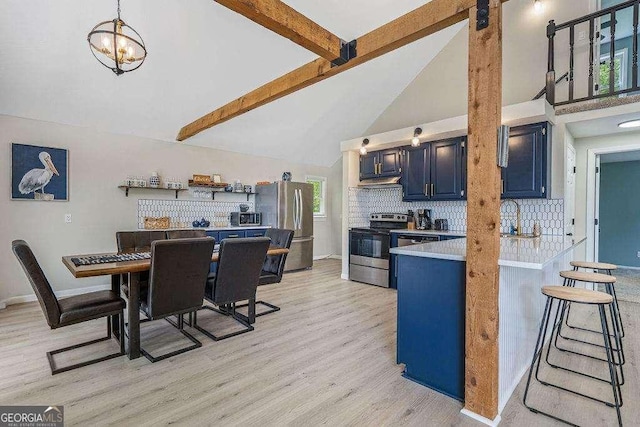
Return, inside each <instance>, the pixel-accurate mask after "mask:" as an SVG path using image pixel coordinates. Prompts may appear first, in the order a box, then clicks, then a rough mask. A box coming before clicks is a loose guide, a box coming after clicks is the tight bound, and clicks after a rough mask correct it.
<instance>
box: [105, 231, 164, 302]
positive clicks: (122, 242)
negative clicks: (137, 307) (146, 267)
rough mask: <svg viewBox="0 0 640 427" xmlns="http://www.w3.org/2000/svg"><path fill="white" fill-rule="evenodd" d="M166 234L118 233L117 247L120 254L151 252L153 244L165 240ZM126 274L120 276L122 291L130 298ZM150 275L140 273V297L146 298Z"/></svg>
mask: <svg viewBox="0 0 640 427" xmlns="http://www.w3.org/2000/svg"><path fill="white" fill-rule="evenodd" d="M166 238H167V235H166V232H164V231H157V230H139V231H118V232H116V245H117V246H118V252H120V253H122V252H124V253H128V252H149V251H151V243H152V242H155V241H156V240H165V239H166ZM128 279H129V278H128V276H127V275H126V274H121V275H120V289H121V291H122V293H124V294H125V295H126V296H127V298H129V282H128ZM148 282H149V273H148V272H146V271H143V272H141V273H140V297H141V298H142V297H146V295H147V286H148Z"/></svg>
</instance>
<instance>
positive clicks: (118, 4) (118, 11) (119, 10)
mask: <svg viewBox="0 0 640 427" xmlns="http://www.w3.org/2000/svg"><path fill="white" fill-rule="evenodd" d="M119 20H120V0H118V21H119Z"/></svg>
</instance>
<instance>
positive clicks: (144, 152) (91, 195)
mask: <svg viewBox="0 0 640 427" xmlns="http://www.w3.org/2000/svg"><path fill="white" fill-rule="evenodd" d="M11 143H22V144H31V145H42V146H50V147H57V148H65V149H68V150H69V175H70V177H69V201H68V202H36V201H11ZM0 149H1V150H2V155H1V156H0V170H2V171H3V173H2V174H1V175H0V200H1V202H0V218H2V221H0V303H1V302H2V301H4V300H7V299H9V298H12V297H16V296H21V295H27V294H31V293H32V291H31V288H30V286H29V283H28V281H27V279H26V277H25V275H24V273H23V272H22V269H21V268H20V266H19V264H18V262H17V260H16V259H15V256H14V255H13V253H12V252H11V245H10V244H11V241H12V240H14V239H24V240H26V241H27V242H28V243H29V244H30V245H31V246H32V249H33V250H34V252H35V254H36V256H37V257H38V259H39V261H40V263H41V265H42V267H43V269H44V271H45V273H46V274H47V276H48V278H49V280H50V281H51V283H52V286H53V288H54V290H68V289H74V288H83V287H88V286H93V285H100V284H105V283H109V279H108V278H106V277H105V278H95V279H74V278H73V277H72V276H71V274H70V273H69V272H68V271H67V269H66V268H65V267H64V266H63V265H62V262H61V260H60V258H61V257H62V256H63V255H71V254H79V253H80V254H81V253H96V252H108V251H114V250H115V232H116V231H118V230H130V229H135V228H137V222H136V210H137V199H138V198H172V197H174V196H173V195H172V194H171V193H169V192H167V193H168V194H165V193H164V192H150V191H144V192H142V191H140V192H133V191H132V192H131V193H130V195H129V197H128V198H126V197H125V195H124V192H123V191H122V190H120V189H118V188H117V185H119V184H120V183H121V181H122V180H123V179H124V178H126V176H127V175H128V174H133V175H145V176H149V174H150V173H151V172H152V171H158V172H159V173H160V175H161V176H167V177H179V178H180V179H182V180H183V181H184V182H186V180H187V179H188V178H189V176H191V175H192V174H194V173H205V174H212V173H220V174H222V176H223V179H225V180H228V181H235V180H236V179H239V180H241V181H242V182H244V183H248V184H255V183H256V182H257V181H262V180H268V181H274V180H279V179H280V177H281V175H282V172H283V171H290V172H292V174H293V179H294V181H296V180H300V181H303V180H304V179H305V176H306V175H318V176H325V177H329V180H328V192H327V194H328V196H329V197H328V205H327V210H328V218H332V217H334V216H335V215H336V212H339V211H340V210H341V203H334V198H333V197H332V195H333V191H334V189H336V191H338V192H340V191H341V187H342V182H341V174H336V173H335V171H332V169H331V168H326V167H320V166H310V165H302V164H295V163H292V162H289V161H286V160H275V159H270V158H264V157H257V156H250V155H246V154H238V153H231V152H226V151H219V150H213V149H209V148H202V147H194V146H190V145H187V144H180V143H168V142H162V141H157V140H152V139H145V138H139V137H133V136H124V135H115V134H108V133H103V132H97V131H95V130H92V129H89V128H80V127H74V126H67V125H61V124H54V123H49V122H42V121H35V120H28V119H22V118H17V117H11V116H4V115H0ZM339 163H340V164H341V163H342V162H341V161H340V162H339ZM332 172H333V173H332ZM339 194H340V193H339ZM180 197H181V198H182V197H188V196H187V195H186V192H185V193H182V195H181V196H180ZM334 210H335V211H334ZM66 213H70V214H72V216H73V222H72V223H71V224H65V223H64V215H65V214H66ZM338 215H339V213H338ZM314 226H315V230H314V234H315V244H314V254H315V255H331V254H332V253H333V248H334V247H336V246H339V245H340V238H339V234H338V237H336V239H337V240H336V242H334V241H333V240H334V235H333V233H332V230H331V226H332V221H331V220H325V221H316V222H315V224H314Z"/></svg>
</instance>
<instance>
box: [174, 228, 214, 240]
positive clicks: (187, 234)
mask: <svg viewBox="0 0 640 427" xmlns="http://www.w3.org/2000/svg"><path fill="white" fill-rule="evenodd" d="M197 237H207V232H206V231H204V230H171V231H167V239H195V238H197Z"/></svg>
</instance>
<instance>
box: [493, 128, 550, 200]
mask: <svg viewBox="0 0 640 427" xmlns="http://www.w3.org/2000/svg"><path fill="white" fill-rule="evenodd" d="M550 138H551V126H550V125H549V124H548V123H546V122H545V123H536V124H532V125H526V126H518V127H512V128H511V130H510V132H509V166H508V167H507V168H504V169H502V198H503V199H532V198H546V197H547V194H548V188H547V179H548V175H549V174H548V167H549V166H550V165H551V162H550V159H549V157H548V156H549V153H550V150H549V142H550Z"/></svg>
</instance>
